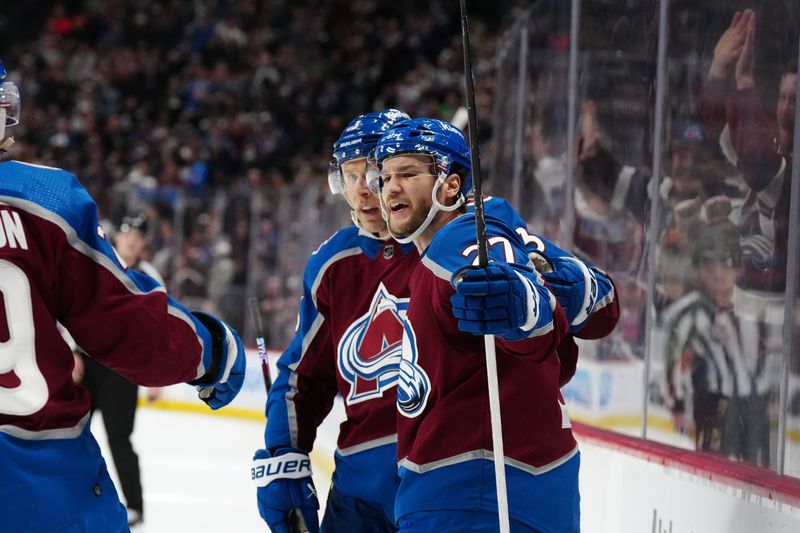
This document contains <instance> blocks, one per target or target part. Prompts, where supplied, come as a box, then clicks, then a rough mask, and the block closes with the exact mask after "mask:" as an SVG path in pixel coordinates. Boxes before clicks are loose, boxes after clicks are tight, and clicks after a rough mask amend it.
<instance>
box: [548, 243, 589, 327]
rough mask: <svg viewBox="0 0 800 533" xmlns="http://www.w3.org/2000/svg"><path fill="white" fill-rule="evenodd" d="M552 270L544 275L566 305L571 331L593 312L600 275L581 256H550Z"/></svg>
mask: <svg viewBox="0 0 800 533" xmlns="http://www.w3.org/2000/svg"><path fill="white" fill-rule="evenodd" d="M550 264H551V265H552V267H553V270H552V271H551V272H543V273H542V277H543V278H544V280H545V281H546V282H547V285H548V286H549V287H550V291H551V292H552V293H553V294H554V295H555V297H556V299H557V300H558V303H560V304H561V307H562V308H563V309H564V314H565V315H566V316H567V320H568V321H569V331H570V332H571V333H575V332H576V331H578V330H580V328H581V326H583V324H584V322H586V320H587V319H588V318H589V317H590V316H591V314H592V311H593V309H594V304H595V303H597V292H598V287H597V276H595V273H594V272H592V270H591V269H590V268H589V267H588V266H587V265H586V263H584V262H583V261H581V260H580V259H577V258H575V257H555V258H553V257H551V258H550Z"/></svg>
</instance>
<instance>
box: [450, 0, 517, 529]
mask: <svg viewBox="0 0 800 533" xmlns="http://www.w3.org/2000/svg"><path fill="white" fill-rule="evenodd" d="M460 4H461V37H462V40H463V43H464V82H465V84H466V86H467V113H468V117H467V118H468V124H469V145H470V146H469V148H470V154H471V159H472V182H473V186H474V188H475V233H476V234H477V241H478V265H479V266H481V267H485V266H486V265H487V264H488V263H489V254H488V249H487V247H486V222H485V220H484V215H483V190H482V181H481V158H480V152H479V151H478V120H477V117H476V115H475V81H474V79H473V76H472V54H471V52H470V46H469V21H468V20H467V6H466V0H460ZM483 342H484V346H485V349H486V377H487V381H488V386H489V416H490V419H491V422H492V455H493V457H494V478H495V488H496V489H497V515H498V519H499V521H500V533H508V532H509V531H510V527H509V522H508V496H507V494H506V470H505V454H504V452H503V426H502V424H501V421H500V391H499V387H498V380H497V355H496V353H495V349H494V335H484V337H483Z"/></svg>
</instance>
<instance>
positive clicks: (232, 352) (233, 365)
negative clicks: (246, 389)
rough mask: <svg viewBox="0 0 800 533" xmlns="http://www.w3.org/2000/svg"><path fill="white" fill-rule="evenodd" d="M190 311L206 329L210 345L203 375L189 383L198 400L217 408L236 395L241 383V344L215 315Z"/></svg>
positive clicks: (206, 354) (245, 364) (234, 334)
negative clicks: (194, 386)
mask: <svg viewBox="0 0 800 533" xmlns="http://www.w3.org/2000/svg"><path fill="white" fill-rule="evenodd" d="M192 314H193V315H194V316H195V317H196V318H197V319H198V320H199V321H200V322H202V323H203V325H204V326H205V327H206V329H208V331H209V333H210V334H211V345H212V346H211V350H206V352H205V354H204V355H203V365H204V366H205V368H206V374H205V375H204V376H203V377H201V378H200V379H196V380H194V381H192V382H190V383H191V384H192V385H197V390H198V391H199V396H200V399H201V400H203V401H204V402H206V403H207V404H208V405H209V407H211V408H212V409H219V408H220V407H224V406H226V405H228V404H229V403H230V402H231V401H232V400H233V399H234V398H235V397H236V395H237V394H238V393H239V389H241V388H242V383H244V372H245V367H246V366H247V358H246V354H245V351H244V345H243V344H242V341H241V339H240V338H239V335H237V334H236V332H235V331H234V330H233V329H231V328H230V326H228V325H227V324H225V323H224V322H222V321H221V320H219V319H218V318H216V317H214V316H212V315H209V314H207V313H202V312H199V311H198V312H193V313H192Z"/></svg>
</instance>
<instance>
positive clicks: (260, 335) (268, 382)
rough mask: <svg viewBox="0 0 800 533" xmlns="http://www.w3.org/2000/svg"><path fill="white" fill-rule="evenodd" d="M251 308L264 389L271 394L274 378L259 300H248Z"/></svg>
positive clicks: (253, 298)
mask: <svg viewBox="0 0 800 533" xmlns="http://www.w3.org/2000/svg"><path fill="white" fill-rule="evenodd" d="M247 304H248V307H249V308H250V318H252V319H253V327H254V328H255V330H256V346H257V347H258V358H259V359H260V360H261V375H262V377H263V378H264V388H265V389H266V390H267V394H269V389H270V388H271V387H272V378H271V377H270V375H269V363H268V362H267V342H266V341H265V340H264V325H263V324H262V323H261V311H260V310H259V308H258V300H257V299H256V298H255V297H250V298H249V299H248V300H247Z"/></svg>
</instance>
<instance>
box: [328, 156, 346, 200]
mask: <svg viewBox="0 0 800 533" xmlns="http://www.w3.org/2000/svg"><path fill="white" fill-rule="evenodd" d="M328 188H329V189H330V190H331V194H344V183H343V181H342V167H340V166H339V163H338V162H337V161H336V160H335V159H332V160H331V161H330V163H328Z"/></svg>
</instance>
